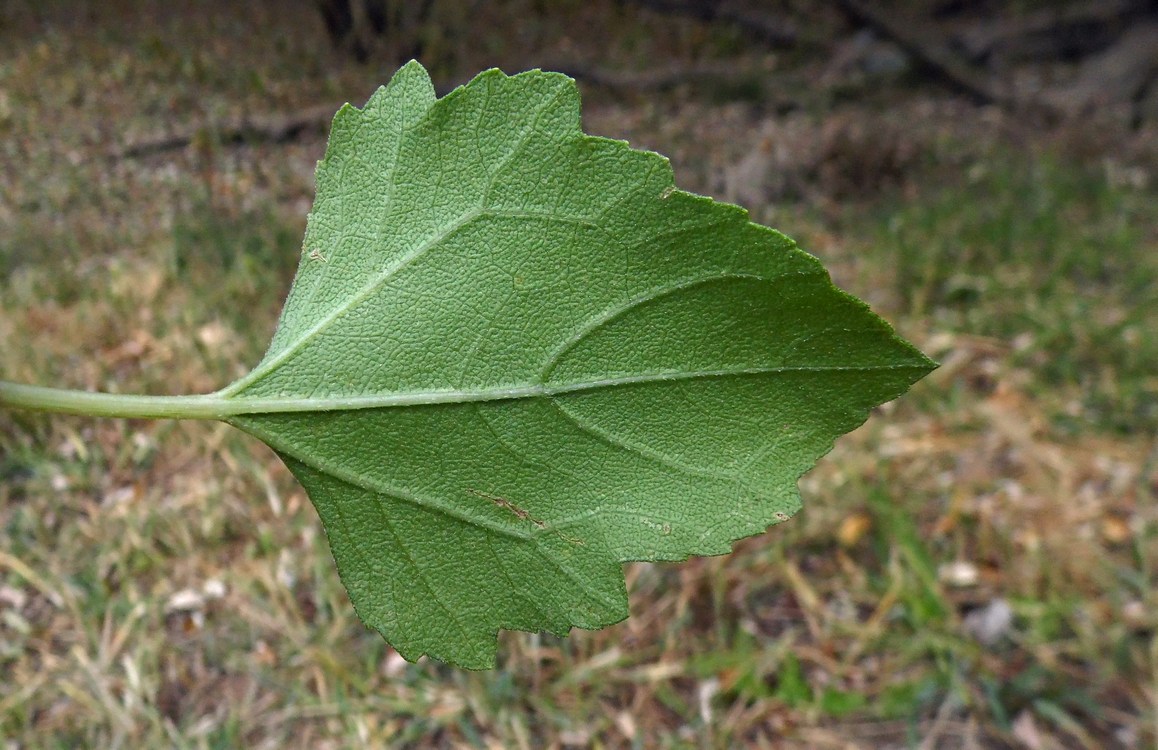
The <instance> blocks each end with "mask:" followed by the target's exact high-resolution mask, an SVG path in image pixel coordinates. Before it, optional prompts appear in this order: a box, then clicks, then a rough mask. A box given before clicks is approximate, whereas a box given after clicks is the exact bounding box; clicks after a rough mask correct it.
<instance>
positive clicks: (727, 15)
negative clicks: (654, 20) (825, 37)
mask: <svg viewBox="0 0 1158 750" xmlns="http://www.w3.org/2000/svg"><path fill="white" fill-rule="evenodd" d="M631 1H632V2H633V3H634V4H635V5H638V6H640V7H641V8H647V9H648V10H654V11H658V12H660V13H681V14H684V15H689V16H692V17H694V18H698V19H699V20H701V21H708V22H712V21H723V22H725V23H731V24H735V25H736V26H739V27H740V28H741V29H743V30H744V31H746V32H748V33H749V34H751V35H753V36H755V37H757V38H759V39H760V40H761V41H762V42H764V43H765V44H767V45H768V46H770V47H773V48H789V47H794V46H796V42H797V38H798V34H797V31H796V27H795V26H794V25H793V24H792V22H791V21H788V20H787V19H784V18H775V17H773V16H770V15H768V14H767V13H761V12H759V11H754V10H752V9H751V7H750V5H749V4H748V3H744V2H728V1H727V0H631Z"/></svg>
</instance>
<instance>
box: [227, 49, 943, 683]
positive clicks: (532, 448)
mask: <svg viewBox="0 0 1158 750" xmlns="http://www.w3.org/2000/svg"><path fill="white" fill-rule="evenodd" d="M932 366H933V365H932V363H931V362H930V361H929V360H928V359H926V358H925V357H924V356H923V355H922V354H920V353H919V352H918V351H916V350H915V349H914V348H912V347H911V346H910V345H908V344H907V343H905V342H903V341H901V340H900V339H898V338H897V337H896V336H895V335H894V334H893V332H892V330H891V329H890V328H889V327H888V325H887V324H885V323H884V322H883V321H881V320H880V319H879V318H877V317H876V316H875V315H873V314H872V313H871V312H870V311H869V310H868V309H867V308H866V307H865V306H864V305H863V304H862V303H860V302H859V301H857V300H855V299H853V298H851V297H849V296H848V295H846V294H844V293H843V292H841V291H839V290H837V289H836V288H835V287H833V286H832V283H831V281H830V280H829V277H828V275H827V273H826V272H825V271H824V269H823V268H822V267H821V265H820V263H819V262H818V261H817V260H816V259H815V258H813V257H812V256H810V255H808V254H806V253H804V252H802V251H801V250H799V249H797V248H796V246H795V245H794V244H793V243H792V241H791V240H789V239H788V238H786V237H784V236H783V235H781V234H779V233H777V232H775V231H773V230H770V229H767V228H764V227H760V226H757V225H755V224H752V223H750V222H749V221H748V218H747V214H746V213H745V212H744V211H743V210H741V209H739V208H737V207H735V206H728V205H724V204H720V203H715V202H713V201H712V200H710V199H708V198H704V197H700V196H696V195H692V194H689V193H686V192H682V191H680V190H676V189H675V188H674V187H673V185H672V174H671V168H670V167H669V165H668V162H667V160H666V159H664V158H663V157H661V156H659V155H657V154H654V153H648V152H641V151H634V150H632V149H631V148H629V147H628V145H627V144H626V143H623V142H620V141H612V140H606V139H603V138H594V137H590V136H586V135H584V134H583V133H582V131H581V130H580V128H579V98H578V93H577V91H576V87H575V84H574V82H573V81H571V80H570V79H569V78H567V77H565V76H562V75H558V74H553V73H544V72H540V71H532V72H529V73H523V74H520V75H516V76H512V77H508V76H506V75H504V74H503V73H501V72H499V71H488V72H486V73H483V74H481V75H479V76H478V77H477V78H475V79H474V80H473V81H472V82H471V83H469V84H467V85H466V86H463V87H461V88H459V89H457V90H455V91H454V92H452V93H450V94H449V95H447V96H446V97H444V98H442V99H436V97H435V94H434V89H433V87H432V86H431V83H430V79H429V78H428V77H427V75H426V72H425V71H424V70H423V69H422V67H421V66H420V65H418V64H417V63H410V64H409V65H407V66H406V67H404V68H403V69H402V70H401V71H399V72H398V74H397V75H396V76H395V77H394V79H393V80H392V81H391V82H390V84H389V85H388V86H386V87H385V88H383V89H380V90H379V91H378V92H377V93H375V95H374V96H373V97H372V98H371V99H370V101H369V102H368V103H367V104H366V106H365V108H363V109H361V110H359V109H356V108H354V107H351V106H349V105H347V106H345V107H343V108H342V109H341V111H339V112H338V114H337V116H336V117H335V118H334V124H333V131H332V133H331V136H330V143H329V147H328V149H327V151H326V156H325V158H324V159H323V160H322V161H321V162H320V163H319V165H318V171H317V198H316V200H315V203H314V208H313V211H312V213H311V214H310V217H309V226H308V229H307V231H306V238H305V242H304V244H303V249H302V260H301V266H300V268H299V270H298V274H297V277H296V278H295V280H294V285H293V289H292V290H291V292H290V295H289V299H288V300H287V302H286V306H285V310H284V311H283V313H282V317H281V322H280V324H279V327H278V329H277V333H276V334H275V335H274V338H273V342H272V344H271V346H270V348H269V352H268V353H267V354H266V356H265V358H264V359H263V360H262V362H261V363H260V364H259V365H258V366H257V367H256V368H255V369H254V370H253V372H252V373H251V374H250V375H248V376H247V377H245V378H243V379H241V380H239V381H238V382H236V383H234V384H233V385H231V386H230V387H228V388H227V389H225V390H224V391H222V392H221V394H218V395H219V396H223V397H227V398H228V399H230V400H231V401H232V400H237V401H246V402H247V404H246V405H245V408H244V409H243V411H247V412H252V413H247V414H244V415H241V416H231V417H229V420H228V421H230V422H231V423H232V424H235V425H237V426H238V427H240V428H242V429H244V430H246V431H247V432H249V433H251V434H253V435H255V436H257V437H258V438H260V439H261V440H263V441H265V442H266V443H267V444H269V445H270V446H271V447H272V448H273V449H274V450H275V451H277V453H278V454H279V455H280V456H281V457H282V459H283V460H284V461H285V462H286V464H287V465H288V466H289V468H290V469H291V470H292V471H293V473H294V474H295V475H296V476H297V477H298V479H299V480H300V481H301V482H302V484H303V485H304V486H305V487H306V489H307V491H308V492H309V495H310V497H311V499H312V500H313V502H314V504H315V505H316V507H317V509H318V512H319V513H320V515H321V517H322V521H323V523H324V524H325V528H326V533H327V535H328V537H329V541H330V544H331V547H332V550H333V553H334V558H335V559H336V560H337V564H338V570H339V572H340V574H341V577H342V580H343V582H344V583H345V585H346V588H347V589H348V590H349V593H350V598H351V600H352V601H353V603H354V606H355V608H356V609H357V611H358V614H359V615H360V616H361V618H362V619H363V620H364V621H365V622H366V623H367V624H368V625H370V626H372V627H374V628H376V629H377V630H378V631H380V632H381V633H382V635H383V636H384V637H385V638H386V639H387V640H388V641H389V642H390V643H391V644H392V645H393V646H395V647H396V648H397V649H398V651H399V652H400V653H402V655H403V656H405V657H406V658H408V659H415V658H417V657H418V656H420V655H422V654H429V655H431V656H433V657H435V658H438V659H441V660H443V661H447V662H451V663H454V664H458V665H462V666H466V667H472V668H484V667H489V666H491V665H492V664H493V662H494V659H495V651H496V633H497V631H498V630H499V629H500V628H508V629H519V630H529V631H539V630H548V631H550V632H552V633H557V634H563V633H566V632H567V631H568V630H569V629H570V628H571V627H573V626H579V627H583V628H598V627H602V626H605V625H608V624H610V623H614V622H617V621H619V620H621V619H623V618H624V617H626V616H627V597H626V591H625V587H624V579H623V574H622V569H621V564H622V563H623V562H625V561H629V560H679V559H683V558H686V557H687V556H689V555H716V554H721V553H726V552H728V551H730V549H731V543H732V542H733V541H734V540H736V539H739V538H741V537H744V536H749V535H752V534H756V533H760V532H762V531H764V530H765V529H766V528H767V526H768V525H770V524H772V523H775V522H776V521H781V520H785V519H787V518H788V517H789V516H790V515H791V514H792V513H793V512H795V511H796V510H797V508H798V507H799V497H798V494H797V490H796V480H797V479H798V478H799V477H800V475H801V474H803V473H804V472H805V471H807V470H808V469H809V468H810V467H811V466H812V464H813V463H814V462H815V461H816V459H817V458H818V457H820V456H821V455H823V454H824V453H825V452H827V451H828V450H829V449H830V448H831V446H832V442H833V440H834V439H835V438H836V437H837V436H838V435H840V434H842V433H844V432H846V431H848V430H850V429H852V428H854V427H856V426H857V425H859V424H861V423H862V422H863V421H864V419H865V418H866V416H867V414H868V412H869V410H870V409H871V408H872V407H873V406H875V405H877V404H879V403H881V402H883V401H887V400H889V399H892V398H895V397H896V396H898V395H899V394H901V393H902V392H904V391H905V389H906V388H908V386H909V385H910V384H911V383H912V382H914V381H915V380H917V379H918V378H920V377H921V376H922V375H924V374H925V373H927V372H928V371H929V370H930V369H931V367H932Z"/></svg>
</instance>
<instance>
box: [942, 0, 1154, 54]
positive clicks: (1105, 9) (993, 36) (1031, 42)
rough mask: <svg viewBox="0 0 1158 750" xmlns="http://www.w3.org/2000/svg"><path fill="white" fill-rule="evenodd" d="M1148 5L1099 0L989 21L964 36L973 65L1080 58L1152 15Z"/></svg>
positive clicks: (962, 45)
mask: <svg viewBox="0 0 1158 750" xmlns="http://www.w3.org/2000/svg"><path fill="white" fill-rule="evenodd" d="M1146 6H1147V3H1146V2H1145V0H1093V1H1092V2H1087V3H1083V4H1081V5H1062V6H1060V7H1056V8H1049V9H1046V10H1041V11H1037V12H1036V13H1029V14H1026V15H1024V16H1020V17H1015V18H1004V19H1001V20H998V21H985V22H980V23H977V24H975V25H974V26H972V27H971V28H969V29H966V30H964V31H963V32H961V33H960V34H959V35H958V38H957V42H958V46H959V47H960V49H961V51H962V52H963V53H964V54H965V56H966V57H967V58H968V59H969V60H970V61H971V62H973V63H984V62H986V61H988V60H990V59H992V58H994V57H1000V58H1001V59H1003V60H1009V59H1022V60H1049V59H1057V58H1058V57H1062V56H1070V57H1080V56H1083V55H1088V54H1090V53H1092V52H1097V51H1099V50H1102V49H1105V48H1106V47H1108V46H1110V44H1111V43H1112V42H1113V40H1114V37H1115V36H1116V35H1117V34H1119V33H1121V31H1122V29H1123V28H1124V27H1125V26H1126V24H1127V23H1130V22H1132V21H1133V20H1135V19H1136V18H1137V17H1138V16H1139V15H1140V14H1141V13H1142V12H1143V11H1145V10H1146Z"/></svg>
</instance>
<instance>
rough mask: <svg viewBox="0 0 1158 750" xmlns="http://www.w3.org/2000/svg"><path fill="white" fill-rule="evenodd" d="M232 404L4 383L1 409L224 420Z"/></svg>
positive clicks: (199, 398) (196, 398)
mask: <svg viewBox="0 0 1158 750" xmlns="http://www.w3.org/2000/svg"><path fill="white" fill-rule="evenodd" d="M228 407H229V403H228V402H227V401H226V400H224V399H222V398H220V397H217V396H212V395H210V396H128V395H120V394H116V393H92V392H90V391H71V390H65V389H63V388H43V387H41V386H36V385H21V384H20V383H9V382H7V381H3V380H0V409H31V410H33V411H47V412H54V413H56V414H76V415H80V416H86V417H121V418H126V419H223V418H224V417H226V416H229V413H230V409H229V408H228Z"/></svg>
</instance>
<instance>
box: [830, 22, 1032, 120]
mask: <svg viewBox="0 0 1158 750" xmlns="http://www.w3.org/2000/svg"><path fill="white" fill-rule="evenodd" d="M837 4H838V5H840V7H841V9H842V10H844V12H845V14H846V15H848V16H849V17H850V18H851V19H852V20H853V21H854V22H856V23H860V24H863V25H865V26H867V27H869V28H870V29H872V30H873V31H875V32H877V33H878V34H880V35H881V36H882V37H884V38H886V39H889V40H890V41H892V42H893V43H895V44H896V45H897V46H898V47H900V48H901V49H902V50H904V51H905V52H906V53H907V54H908V55H909V56H910V57H912V58H913V60H914V62H915V63H916V64H917V65H918V66H919V67H920V68H922V69H924V70H925V71H926V72H927V73H928V74H929V75H931V76H934V77H935V78H937V79H938V80H940V81H941V82H943V83H945V84H946V85H948V86H949V87H950V88H952V89H953V90H955V91H957V92H958V93H961V94H964V95H966V96H968V97H969V98H971V99H973V100H974V101H975V102H977V103H978V104H996V105H1000V106H1003V107H1007V108H1011V109H1019V108H1023V107H1024V106H1025V105H1026V104H1027V102H1023V101H1019V100H1017V99H1016V98H1015V97H1013V96H1012V95H1011V94H1009V93H1008V92H1005V91H1002V90H1001V89H999V88H998V87H997V86H995V85H994V84H993V83H992V81H990V80H989V78H988V77H987V76H985V75H983V74H981V73H979V72H978V71H976V70H974V69H973V68H971V67H969V66H968V65H967V64H966V63H964V62H963V61H962V60H960V59H958V58H957V57H956V56H955V55H954V54H953V53H952V51H950V49H949V47H948V46H947V45H946V44H943V43H938V42H937V41H935V40H936V38H937V35H936V33H935V32H933V31H932V30H931V29H930V28H929V24H926V23H922V22H920V21H918V20H917V19H915V18H901V17H899V16H898V14H896V13H885V12H883V11H881V10H879V9H877V8H876V7H874V6H873V5H871V4H869V3H866V2H863V0H837Z"/></svg>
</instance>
